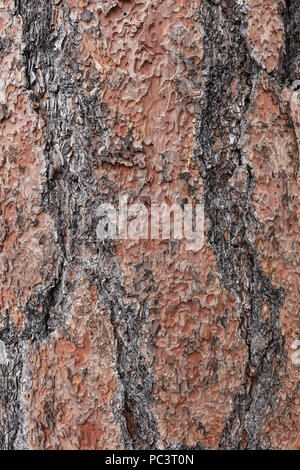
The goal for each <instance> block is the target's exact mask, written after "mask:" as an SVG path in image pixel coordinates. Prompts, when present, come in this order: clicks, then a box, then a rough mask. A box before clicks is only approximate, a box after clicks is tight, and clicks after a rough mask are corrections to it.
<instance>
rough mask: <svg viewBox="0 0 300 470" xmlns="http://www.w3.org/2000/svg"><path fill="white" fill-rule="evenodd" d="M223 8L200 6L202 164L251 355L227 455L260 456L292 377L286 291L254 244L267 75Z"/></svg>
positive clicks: (230, 4) (214, 227)
mask: <svg viewBox="0 0 300 470" xmlns="http://www.w3.org/2000/svg"><path fill="white" fill-rule="evenodd" d="M222 5H223V6H222V7H221V6H216V7H214V6H212V5H211V4H210V3H209V2H207V1H203V2H202V5H201V11H200V21H201V22H202V25H203V27H204V28H205V32H206V37H205V40H204V46H205V47H204V50H205V53H204V63H203V65H204V68H205V70H206V73H207V85H206V88H205V95H204V99H203V111H202V114H201V117H200V119H199V122H198V124H197V138H196V142H197V144H196V150H195V157H196V159H197V161H198V162H199V165H200V167H201V174H202V177H203V179H204V182H205V212H206V217H207V219H208V220H209V221H210V228H209V232H208V240H209V243H210V244H211V246H212V248H213V250H214V254H215V256H216V259H217V262H218V267H219V271H220V273H221V276H222V279H223V282H224V283H225V285H226V286H227V287H228V289H230V291H231V292H233V293H234V295H235V296H236V298H237V301H238V303H239V306H240V312H241V319H240V331H241V337H242V339H243V340H244V342H245V344H246V345H247V350H248V361H247V365H246V368H245V377H244V381H243V383H242V384H241V388H242V390H243V391H241V393H240V394H238V395H237V396H235V398H234V407H233V412H232V415H231V417H230V418H229V420H228V421H227V423H226V426H225V428H224V431H223V436H222V438H221V441H220V448H221V449H222V448H232V449H239V448H247V449H258V448H260V447H261V446H262V442H266V441H267V438H266V436H264V433H263V429H262V427H263V424H264V422H265V419H266V417H267V416H268V414H269V413H270V411H271V410H272V409H274V406H275V404H276V392H277V391H278V390H279V388H280V383H281V378H280V375H281V373H282V371H284V369H285V362H286V355H285V351H284V339H283V334H282V331H281V327H280V320H279V311H280V307H281V306H282V304H283V298H284V297H283V294H284V291H283V289H281V288H280V289H278V288H275V287H274V286H273V285H272V282H271V280H270V279H268V278H267V277H266V276H265V275H264V274H263V271H262V269H261V265H260V261H259V255H258V254H257V253H256V250H255V248H254V246H253V244H252V242H251V239H252V238H253V234H254V233H255V232H256V230H257V229H258V228H259V226H258V221H257V220H256V219H255V216H254V212H253V209H252V206H251V198H252V194H253V188H254V185H255V178H254V175H253V172H252V169H251V168H250V166H249V165H248V164H246V163H245V162H244V159H243V148H242V146H241V138H242V136H243V132H244V130H245V129H246V126H247V121H246V118H245V115H246V113H247V110H248V109H249V105H250V104H251V94H252V92H253V87H254V85H255V82H256V81H257V80H258V79H259V75H260V72H261V67H260V66H259V65H258V64H257V63H256V61H254V59H252V58H251V56H250V54H249V51H248V44H247V41H246V38H245V29H246V20H245V16H244V13H243V11H242V10H241V9H240V7H238V6H237V5H236V2H234V1H232V0H227V1H226V2H223V4H222ZM233 80H236V82H237V84H236V87H237V89H238V90H239V94H238V97H237V98H236V99H235V107H233V106H232V101H231V83H232V81H233ZM218 137H220V139H221V141H222V149H221V150H220V151H216V150H215V148H214V144H215V142H216V140H217V138H218ZM239 172H240V173H241V172H244V174H245V182H244V185H243V187H242V188H241V189H238V188H236V187H232V186H231V185H230V179H231V178H232V176H233V174H234V173H239ZM225 234H227V238H226V236H225ZM264 302H267V303H268V305H269V307H270V310H271V312H272V320H271V325H268V324H267V323H265V322H264V321H263V320H262V319H261V310H262V306H263V303H264ZM263 339H264V341H265V342H264V341H263ZM275 360H276V365H275V366H274V362H275ZM264 445H266V444H264Z"/></svg>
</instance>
